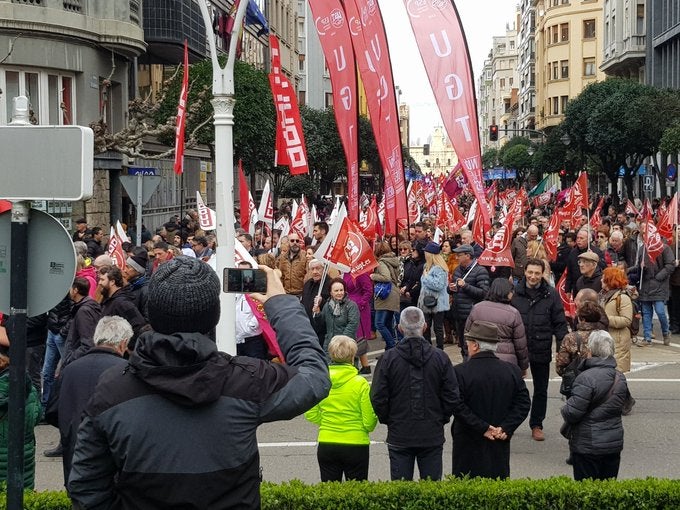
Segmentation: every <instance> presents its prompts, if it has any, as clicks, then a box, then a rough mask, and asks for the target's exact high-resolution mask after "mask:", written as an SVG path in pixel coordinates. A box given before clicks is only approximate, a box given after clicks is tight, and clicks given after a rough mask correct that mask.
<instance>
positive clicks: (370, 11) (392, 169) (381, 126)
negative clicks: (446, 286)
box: [344, 0, 408, 234]
mask: <svg viewBox="0 0 680 510" xmlns="http://www.w3.org/2000/svg"><path fill="white" fill-rule="evenodd" d="M344 6H345V13H346V16H347V19H348V20H349V25H350V34H351V36H352V45H353V47H354V55H355V57H356V60H357V66H358V67H359V72H360V73H361V80H362V82H363V84H364V89H365V91H366V102H367V105H368V111H369V113H370V119H371V126H372V128H373V134H374V136H375V142H376V145H377V148H378V154H379V155H380V162H381V164H382V167H383V174H384V176H385V190H384V191H385V192H384V198H383V201H384V202H385V216H386V217H385V232H386V233H387V234H397V233H398V229H399V228H400V227H405V226H406V222H407V221H408V207H407V205H406V186H405V182H404V163H403V160H402V155H401V133H400V131H399V114H398V112H397V100H396V96H395V90H394V80H393V78H392V66H391V64H390V54H389V50H388V47H387V36H386V34H385V27H384V26H383V21H382V16H381V14H380V8H379V6H378V2H377V1H375V0H346V1H345V2H344ZM398 223H399V224H400V225H398Z"/></svg>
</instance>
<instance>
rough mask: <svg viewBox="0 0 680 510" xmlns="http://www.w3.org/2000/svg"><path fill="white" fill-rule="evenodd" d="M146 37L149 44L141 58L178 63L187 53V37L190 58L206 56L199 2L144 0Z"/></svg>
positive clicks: (147, 61)
mask: <svg viewBox="0 0 680 510" xmlns="http://www.w3.org/2000/svg"><path fill="white" fill-rule="evenodd" d="M143 5H144V16H143V18H144V39H145V40H146V42H147V44H148V45H149V48H148V50H147V54H146V55H144V57H143V58H142V59H140V62H142V61H143V63H151V64H177V63H178V62H181V61H182V58H183V54H184V39H186V40H187V45H188V47H189V60H190V61H196V60H200V59H203V58H205V56H206V40H205V26H204V24H203V17H202V16H201V10H200V8H199V7H198V4H197V3H196V2H187V1H182V0H144V3H143Z"/></svg>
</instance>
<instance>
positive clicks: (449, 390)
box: [371, 306, 461, 480]
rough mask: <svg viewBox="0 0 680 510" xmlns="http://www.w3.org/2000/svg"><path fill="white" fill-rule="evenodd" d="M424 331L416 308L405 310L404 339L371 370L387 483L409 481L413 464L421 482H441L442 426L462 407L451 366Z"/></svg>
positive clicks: (420, 313) (372, 399)
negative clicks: (389, 480)
mask: <svg viewBox="0 0 680 510" xmlns="http://www.w3.org/2000/svg"><path fill="white" fill-rule="evenodd" d="M426 328H427V324H426V323H425V316H424V315H423V311H422V310H421V309H420V308H417V307H415V306H409V307H406V308H404V310H403V311H402V312H401V316H400V318H399V329H400V330H401V332H402V333H403V334H404V338H403V340H402V341H401V342H399V343H398V344H397V345H396V347H394V348H393V349H389V350H387V351H385V354H384V355H383V356H382V357H381V358H380V359H379V360H378V365H377V366H376V367H375V374H374V376H373V384H372V386H371V402H372V403H373V409H374V410H375V414H377V415H378V419H379V420H380V423H385V424H387V440H386V443H387V449H388V452H389V456H390V474H391V477H392V480H412V479H413V470H414V464H415V462H416V460H417V461H418V471H419V473H420V478H421V479H425V478H431V479H432V480H439V479H441V476H442V450H443V445H444V425H445V424H446V423H448V421H449V418H450V417H451V415H452V414H453V412H454V411H457V410H458V407H459V406H460V402H461V401H460V395H459V393H458V382H457V380H456V376H455V375H454V373H453V366H452V365H451V360H450V359H449V357H448V355H447V354H446V353H444V351H442V350H441V349H437V348H436V347H433V346H432V344H431V342H430V341H429V340H426V339H425V338H424V337H423V333H424V332H425V329H426Z"/></svg>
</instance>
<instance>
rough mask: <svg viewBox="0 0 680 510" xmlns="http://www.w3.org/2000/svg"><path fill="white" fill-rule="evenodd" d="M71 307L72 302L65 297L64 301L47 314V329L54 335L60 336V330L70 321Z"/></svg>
mask: <svg viewBox="0 0 680 510" xmlns="http://www.w3.org/2000/svg"><path fill="white" fill-rule="evenodd" d="M72 306H73V301H71V298H70V297H69V296H68V295H66V296H65V297H64V299H62V300H61V301H59V303H58V304H57V305H56V306H54V307H53V308H52V309H51V310H50V311H49V312H47V329H49V330H50V331H51V332H52V333H54V334H56V335H58V334H60V332H61V329H62V328H64V327H65V326H66V324H68V321H69V320H71V307H72Z"/></svg>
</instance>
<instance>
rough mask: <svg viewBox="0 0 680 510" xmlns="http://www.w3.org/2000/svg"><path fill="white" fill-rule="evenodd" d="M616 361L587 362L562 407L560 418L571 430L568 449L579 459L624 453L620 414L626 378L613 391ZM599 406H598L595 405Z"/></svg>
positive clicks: (610, 358) (585, 361)
mask: <svg viewBox="0 0 680 510" xmlns="http://www.w3.org/2000/svg"><path fill="white" fill-rule="evenodd" d="M615 367H616V360H615V359H614V358H613V357H612V356H610V357H609V358H589V359H586V360H584V361H583V362H582V363H581V365H580V368H581V370H582V372H581V373H580V374H579V375H578V376H576V379H575V380H574V386H573V389H572V394H571V397H569V399H567V403H566V404H565V405H564V407H562V418H564V421H565V422H567V423H568V424H570V425H571V426H572V428H571V439H570V440H569V448H570V450H571V451H573V452H576V453H580V454H582V455H608V454H612V453H618V452H620V451H621V450H623V423H622V422H621V412H622V410H623V404H624V402H625V400H626V397H627V395H628V385H627V383H626V376H624V375H623V374H622V373H620V372H619V373H618V374H619V380H618V381H617V382H616V386H615V387H614V388H613V390H612V393H611V395H610V396H609V397H608V398H607V395H608V393H609V391H610V389H612V384H614V378H615V376H616V373H617V372H616V368H615ZM598 403H599V405H597V404H598Z"/></svg>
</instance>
